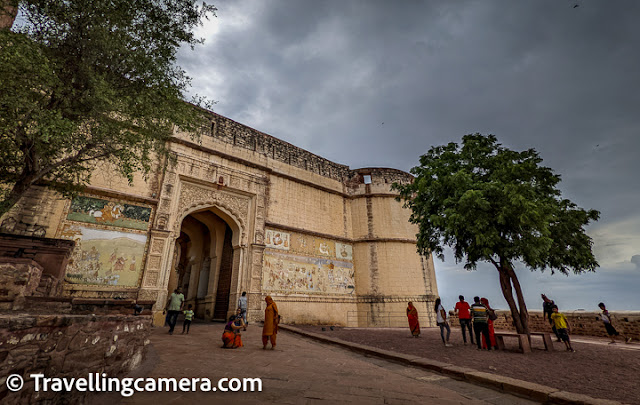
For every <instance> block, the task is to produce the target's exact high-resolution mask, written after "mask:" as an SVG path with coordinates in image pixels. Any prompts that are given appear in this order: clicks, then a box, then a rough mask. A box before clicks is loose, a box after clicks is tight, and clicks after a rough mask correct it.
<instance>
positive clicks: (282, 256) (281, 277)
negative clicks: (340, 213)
mask: <svg viewBox="0 0 640 405" xmlns="http://www.w3.org/2000/svg"><path fill="white" fill-rule="evenodd" d="M263 258H264V260H263V266H262V271H263V274H262V289H263V291H270V292H280V293H304V294H314V293H317V294H341V295H345V294H347V295H350V294H354V293H355V280H354V275H355V274H354V269H353V263H350V262H347V261H341V260H334V259H324V258H318V257H308V256H299V255H294V254H290V253H281V252H275V251H274V252H265V253H264V256H263Z"/></svg>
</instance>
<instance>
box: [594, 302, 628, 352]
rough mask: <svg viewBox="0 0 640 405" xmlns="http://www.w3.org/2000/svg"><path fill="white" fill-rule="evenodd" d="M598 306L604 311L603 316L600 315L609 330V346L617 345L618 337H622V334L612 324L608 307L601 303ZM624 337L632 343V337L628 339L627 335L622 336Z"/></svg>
mask: <svg viewBox="0 0 640 405" xmlns="http://www.w3.org/2000/svg"><path fill="white" fill-rule="evenodd" d="M598 306H599V307H600V309H601V310H602V315H600V318H602V322H604V328H605V329H606V330H607V334H608V335H609V337H610V338H611V342H609V344H610V345H611V344H615V343H616V336H620V333H619V332H618V331H617V330H616V328H614V327H613V325H612V324H611V316H609V311H607V307H605V306H604V303H603V302H601V303H599V304H598ZM622 337H623V338H624V340H625V341H626V342H627V343H629V342H631V338H630V337H626V336H625V335H622Z"/></svg>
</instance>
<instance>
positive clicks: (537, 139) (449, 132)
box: [179, 0, 640, 310]
mask: <svg viewBox="0 0 640 405" xmlns="http://www.w3.org/2000/svg"><path fill="white" fill-rule="evenodd" d="M575 4H579V7H576V8H574V7H573V6H574V5H575ZM214 5H215V6H216V7H218V12H217V15H218V17H217V18H214V19H212V20H211V21H209V22H207V23H206V24H205V26H204V27H202V29H200V30H199V33H200V35H201V36H203V37H204V38H205V40H206V42H205V45H202V46H199V47H197V48H196V50H195V51H189V50H184V51H183V52H181V54H180V59H179V63H180V65H181V66H182V67H183V68H185V69H186V70H187V72H188V73H189V74H190V75H191V76H192V77H193V83H192V85H193V92H194V93H197V94H199V95H203V96H207V97H209V98H210V99H213V100H216V101H218V104H217V105H216V106H215V111H216V112H218V113H220V114H222V115H225V116H227V117H229V118H232V119H234V120H237V121H239V122H241V123H243V124H246V125H248V126H251V127H254V128H256V129H258V130H260V131H263V132H266V133H268V134H271V135H273V136H276V137H278V138H281V139H283V140H285V141H287V142H290V143H292V144H295V145H297V146H300V147H302V148H304V149H307V150H309V151H312V152H314V153H317V154H319V155H321V156H324V157H326V158H328V159H330V160H333V161H335V162H338V163H342V164H346V165H349V166H350V167H351V168H359V167H393V168H398V169H402V170H406V171H408V170H409V169H410V168H411V167H413V166H415V165H416V164H417V163H418V157H419V155H421V154H423V153H424V152H426V151H427V150H428V149H429V148H430V147H431V146H434V145H441V144H445V143H448V142H452V141H453V142H459V141H460V140H461V137H462V136H463V135H465V134H467V133H472V132H481V133H484V134H488V133H492V134H494V135H496V136H497V137H498V139H499V141H500V142H501V143H502V144H503V145H505V146H507V147H510V148H513V149H516V150H523V149H527V148H535V149H536V150H537V151H538V152H540V154H541V156H542V158H543V159H544V164H545V165H547V166H549V167H551V168H553V169H554V170H555V171H556V173H558V174H560V175H561V176H562V182H561V183H560V188H561V190H562V191H563V195H564V197H566V198H569V199H571V200H572V201H574V202H575V203H577V204H578V205H579V206H581V207H583V208H593V209H597V210H600V211H601V213H602V214H601V220H600V221H598V222H597V223H595V224H594V225H591V226H590V227H589V228H588V233H589V234H590V235H591V236H592V237H593V239H594V242H595V245H594V249H595V252H596V256H597V258H598V260H599V262H600V266H601V267H600V268H599V269H598V271H597V273H595V274H587V275H581V276H575V275H572V276H569V277H566V276H563V275H559V274H556V275H553V276H551V274H550V273H549V272H545V273H540V272H533V273H532V272H530V271H529V270H527V269H526V268H524V267H522V266H520V267H518V273H519V275H520V278H521V281H522V282H523V284H524V289H525V294H526V298H527V303H528V305H529V306H530V307H531V308H535V309H538V308H540V306H541V301H540V293H541V292H545V293H547V295H549V296H550V297H551V298H553V299H555V300H556V301H557V303H558V304H559V305H560V306H561V309H563V308H564V309H578V308H584V309H587V310H597V308H596V304H597V303H598V302H599V301H605V302H607V303H608V304H609V307H610V308H612V309H619V310H623V309H640V298H639V297H640V295H639V294H638V292H639V290H640V212H639V206H640V204H639V203H640V189H639V187H638V186H639V184H640V180H639V176H640V159H639V157H640V156H639V151H640V24H639V23H638V18H639V17H640V2H639V1H633V0H628V1H582V0H576V1H568V0H537V1H488V0H485V1H461V0H460V1H459V0H455V1H444V0H442V1H400V2H389V1H365V0H362V1H355V0H350V1H337V0H336V1H317V0H316V1H301V0H299V1H298V0H296V1H294V0H288V1H277V0H274V1H262V0H234V1H227V0H220V1H216V2H214ZM435 266H436V273H437V277H438V285H439V291H440V295H441V296H442V297H443V300H444V304H445V305H446V306H447V307H452V306H453V305H454V303H455V301H456V300H457V296H458V294H460V293H462V294H464V295H466V296H468V297H472V296H473V295H481V296H486V297H488V298H489V300H490V301H491V302H492V304H493V306H495V307H499V308H506V302H505V301H504V298H502V294H501V292H500V289H499V283H498V277H497V272H496V270H495V269H493V268H492V267H491V266H488V265H481V266H480V267H479V268H478V270H477V271H475V272H467V271H465V270H464V269H463V268H462V264H456V263H455V262H454V260H453V259H452V257H451V256H449V257H447V259H446V260H445V262H442V261H440V260H438V259H435Z"/></svg>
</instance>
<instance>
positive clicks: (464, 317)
mask: <svg viewBox="0 0 640 405" xmlns="http://www.w3.org/2000/svg"><path fill="white" fill-rule="evenodd" d="M458 298H459V299H460V301H458V302H457V303H456V306H455V309H454V311H455V313H456V314H458V320H459V321H460V329H461V330H462V340H464V344H465V345H466V344H467V335H466V334H465V333H464V329H465V328H467V329H468V330H469V339H471V344H474V343H473V333H471V313H470V312H469V310H470V309H471V307H470V306H469V304H468V303H467V302H466V301H465V300H464V296H462V295H461V296H459V297H458Z"/></svg>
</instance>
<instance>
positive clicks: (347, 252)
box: [336, 242, 353, 260]
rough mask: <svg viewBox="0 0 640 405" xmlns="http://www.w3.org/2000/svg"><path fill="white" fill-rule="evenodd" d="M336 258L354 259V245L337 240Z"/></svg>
mask: <svg viewBox="0 0 640 405" xmlns="http://www.w3.org/2000/svg"><path fill="white" fill-rule="evenodd" d="M336 258H338V259H342V260H353V246H351V245H345V244H344V243H340V242H336Z"/></svg>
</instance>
